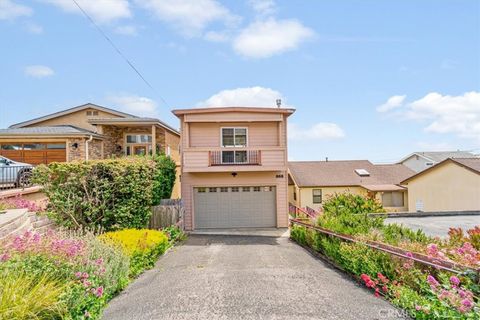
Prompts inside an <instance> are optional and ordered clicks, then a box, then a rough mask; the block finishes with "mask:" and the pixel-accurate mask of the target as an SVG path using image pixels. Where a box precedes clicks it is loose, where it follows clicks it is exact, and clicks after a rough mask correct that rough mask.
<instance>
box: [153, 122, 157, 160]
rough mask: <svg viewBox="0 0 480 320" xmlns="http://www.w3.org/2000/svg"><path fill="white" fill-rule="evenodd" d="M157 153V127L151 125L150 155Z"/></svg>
mask: <svg viewBox="0 0 480 320" xmlns="http://www.w3.org/2000/svg"><path fill="white" fill-rule="evenodd" d="M156 154H157V128H156V127H155V125H152V155H156Z"/></svg>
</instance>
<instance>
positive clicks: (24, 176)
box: [0, 156, 33, 188]
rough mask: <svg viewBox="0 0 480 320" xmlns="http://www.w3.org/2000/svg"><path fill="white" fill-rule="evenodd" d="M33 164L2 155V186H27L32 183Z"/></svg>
mask: <svg viewBox="0 0 480 320" xmlns="http://www.w3.org/2000/svg"><path fill="white" fill-rule="evenodd" d="M32 170H33V166H32V165H31V164H28V163H23V162H17V161H13V160H10V159H8V158H5V157H2V156H0V188H8V187H12V186H13V187H17V188H25V187H29V186H30V185H31V177H32Z"/></svg>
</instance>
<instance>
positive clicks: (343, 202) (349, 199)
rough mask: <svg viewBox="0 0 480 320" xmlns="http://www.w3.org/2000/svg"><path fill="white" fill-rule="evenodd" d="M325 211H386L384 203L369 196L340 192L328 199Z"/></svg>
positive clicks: (332, 212) (333, 212)
mask: <svg viewBox="0 0 480 320" xmlns="http://www.w3.org/2000/svg"><path fill="white" fill-rule="evenodd" d="M322 207H323V211H324V213H331V214H334V215H339V214H341V213H343V212H345V211H348V213H351V214H357V213H374V212H385V210H384V209H383V207H382V204H381V203H379V202H378V201H377V200H375V199H373V198H369V197H363V196H360V195H356V194H352V193H338V194H335V195H334V196H333V197H331V198H329V199H327V200H326V201H325V202H324V203H323V205H322Z"/></svg>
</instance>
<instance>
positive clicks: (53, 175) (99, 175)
mask: <svg viewBox="0 0 480 320" xmlns="http://www.w3.org/2000/svg"><path fill="white" fill-rule="evenodd" d="M159 175H160V173H158V170H157V165H156V162H154V161H152V160H151V159H149V158H146V157H132V158H123V159H115V160H98V161H89V162H69V163H55V162H54V163H51V164H49V165H48V166H39V167H37V168H36V170H34V180H35V182H36V183H39V184H41V185H43V187H44V189H43V190H44V192H45V194H46V195H47V197H48V198H49V204H48V210H49V211H50V217H51V218H52V219H53V220H54V221H55V222H56V223H57V224H59V225H60V226H64V227H67V228H82V227H88V228H98V227H101V228H103V229H105V230H116V229H121V228H143V227H145V226H146V225H147V223H148V221H149V218H150V215H151V205H152V192H153V187H152V186H153V177H155V176H159ZM165 179H166V178H165ZM162 181H163V180H162ZM157 189H158V186H157Z"/></svg>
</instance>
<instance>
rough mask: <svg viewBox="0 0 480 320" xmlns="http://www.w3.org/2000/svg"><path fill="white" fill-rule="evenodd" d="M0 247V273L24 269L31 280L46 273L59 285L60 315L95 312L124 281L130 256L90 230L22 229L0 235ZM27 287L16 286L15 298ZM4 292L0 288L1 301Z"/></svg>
mask: <svg viewBox="0 0 480 320" xmlns="http://www.w3.org/2000/svg"><path fill="white" fill-rule="evenodd" d="M0 248H1V249H0V272H1V274H7V275H15V274H17V273H20V274H28V276H29V277H31V279H33V280H32V281H42V279H44V278H46V279H48V281H53V282H54V283H55V284H56V286H57V285H58V286H60V287H62V294H61V295H60V298H59V303H61V304H62V305H65V310H66V311H65V313H64V314H63V315H62V317H61V318H67V319H69V318H71V319H79V318H83V317H84V316H85V315H89V316H90V317H92V318H96V317H98V316H99V315H100V313H101V310H102V308H103V307H104V306H105V304H106V302H107V301H108V299H110V298H111V297H113V296H114V295H115V294H116V293H117V292H118V291H119V290H121V289H122V288H123V287H124V286H125V285H126V284H127V282H128V272H129V258H128V257H127V256H126V255H125V254H124V253H123V251H122V250H119V249H117V248H115V247H113V246H109V245H106V244H105V243H104V242H102V241H100V240H99V239H97V238H96V237H95V235H94V234H92V233H90V232H87V233H80V232H76V233H71V232H61V231H49V232H48V233H47V234H45V235H40V234H38V233H32V232H25V233H24V234H23V235H18V236H15V237H10V238H7V239H6V240H3V241H2V243H1V246H0ZM28 292H29V290H27V289H25V288H23V287H22V288H19V291H18V299H27V298H28V295H27V293H28ZM7 294H8V292H5V291H3V292H0V295H1V297H0V300H3V296H4V295H7ZM5 297H6V298H7V296H5ZM46 311H48V310H46ZM44 319H52V318H51V317H46V318H44Z"/></svg>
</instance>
